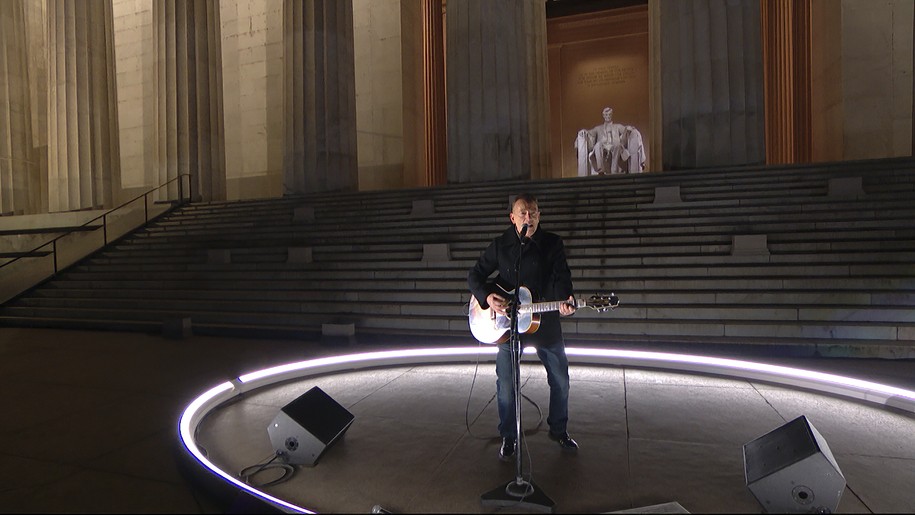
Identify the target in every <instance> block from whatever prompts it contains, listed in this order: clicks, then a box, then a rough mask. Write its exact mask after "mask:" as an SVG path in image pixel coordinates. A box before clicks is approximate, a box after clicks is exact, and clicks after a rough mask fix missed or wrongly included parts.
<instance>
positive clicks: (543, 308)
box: [518, 299, 588, 313]
mask: <svg viewBox="0 0 915 515" xmlns="http://www.w3.org/2000/svg"><path fill="white" fill-rule="evenodd" d="M563 304H569V301H567V300H554V301H550V302H534V303H532V304H525V305H523V306H521V307H519V308H518V310H519V311H520V312H522V313H546V312H547V311H559V306H561V305H563ZM585 307H588V303H587V302H585V301H583V300H581V299H575V309H581V308H585Z"/></svg>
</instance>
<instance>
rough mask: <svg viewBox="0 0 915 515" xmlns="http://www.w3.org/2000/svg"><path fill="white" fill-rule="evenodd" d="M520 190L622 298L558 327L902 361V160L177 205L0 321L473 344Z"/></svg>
mask: <svg viewBox="0 0 915 515" xmlns="http://www.w3.org/2000/svg"><path fill="white" fill-rule="evenodd" d="M521 191H530V192H533V193H534V194H536V195H537V196H538V197H539V198H540V208H541V211H542V227H543V228H544V229H546V230H550V231H553V232H557V233H559V234H560V235H562V236H563V238H564V240H565V243H566V250H567V255H568V258H569V264H570V267H571V269H572V273H573V279H574V282H575V289H576V292H577V294H578V296H579V297H582V298H588V297H589V296H590V295H592V294H609V293H611V292H612V293H616V294H617V295H618V296H619V298H620V301H621V305H620V307H619V308H618V309H616V310H615V311H612V312H609V313H597V312H594V311H591V310H587V309H583V310H580V311H579V312H578V313H577V314H576V315H575V316H573V317H569V318H566V319H564V320H563V328H564V332H565V335H566V339H567V342H575V343H586V344H594V345H597V344H604V343H606V344H610V345H623V346H626V345H639V346H644V345H648V344H651V345H656V346H662V345H677V346H678V348H680V349H684V348H685V349H687V350H688V349H689V348H690V346H694V347H695V348H700V347H705V346H709V345H711V346H716V345H726V346H728V347H729V348H747V349H748V348H754V349H756V350H762V351H764V352H781V353H796V354H804V355H809V354H811V353H816V354H820V355H829V356H877V357H893V358H915V162H913V161H912V160H902V159H891V160H879V161H864V162H851V163H842V164H828V165H817V166H814V165H806V166H794V167H780V168H774V167H743V168H721V169H707V170H691V171H676V172H661V173H651V174H641V175H618V176H595V177H584V178H570V179H562V180H550V181H505V182H496V183H488V184H474V185H452V186H447V187H438V188H430V189H413V190H398V191H385V192H362V193H335V194H319V195H306V196H296V197H285V198H282V199H271V200H253V201H237V202H213V203H200V204H192V205H187V206H185V207H183V208H180V209H177V210H176V211H174V212H173V213H171V214H170V215H167V216H165V217H163V218H161V219H159V220H158V221H156V222H154V223H152V224H151V225H149V226H148V227H146V228H145V229H141V230H139V231H136V232H134V233H132V234H130V235H128V236H127V237H125V238H123V239H121V240H120V241H117V242H115V243H113V244H111V245H109V246H108V247H106V248H105V249H103V250H102V251H100V252H98V253H96V254H95V255H92V256H90V257H89V258H87V259H85V260H83V261H81V262H79V263H78V264H76V265H75V266H73V267H71V268H69V269H67V270H65V271H63V272H62V273H60V274H58V275H57V276H56V277H55V278H54V279H52V280H50V281H48V282H46V283H44V284H42V285H40V286H38V287H36V288H34V289H32V290H31V291H28V292H27V293H26V294H24V295H21V296H20V297H18V298H16V299H14V300H13V301H11V302H9V303H7V304H6V305H4V306H3V307H2V308H0V324H2V325H7V326H29V327H61V328H92V329H112V330H136V331H147V332H159V331H162V329H163V327H167V326H168V325H169V324H174V323H175V321H178V322H179V323H182V322H183V323H184V327H187V326H188V325H189V326H190V327H192V330H193V332H194V333H195V334H220V335H233V336H246V337H259V338H267V337H282V338H309V339H310V338H316V337H319V336H320V335H322V333H323V334H324V335H325V336H327V335H330V334H343V335H345V334H347V330H346V329H347V328H350V329H352V330H354V331H355V335H356V338H359V339H365V340H366V341H385V342H398V341H412V340H417V339H418V340H420V341H423V342H425V343H432V344H434V343H437V342H442V343H454V342H455V341H464V342H471V341H473V340H472V337H471V336H470V334H469V331H468V324H467V316H466V313H467V302H468V300H469V298H470V295H469V293H468V291H467V282H466V277H467V271H468V270H469V269H470V267H471V266H472V265H473V263H474V262H475V260H476V259H477V257H478V256H479V255H480V252H481V251H482V249H483V248H484V247H485V246H486V245H487V244H488V242H489V241H490V240H491V238H492V237H494V236H495V235H497V234H498V233H500V232H501V231H502V230H503V229H504V228H505V227H507V225H508V206H509V202H510V198H511V197H512V195H513V194H517V193H519V192H521ZM340 328H343V329H344V330H343V331H342V332H340V331H339V329H340ZM335 331H336V332H335Z"/></svg>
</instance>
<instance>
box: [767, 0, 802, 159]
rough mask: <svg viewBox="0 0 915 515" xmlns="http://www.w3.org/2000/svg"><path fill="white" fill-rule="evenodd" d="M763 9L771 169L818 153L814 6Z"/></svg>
mask: <svg viewBox="0 0 915 515" xmlns="http://www.w3.org/2000/svg"><path fill="white" fill-rule="evenodd" d="M761 4H762V12H761V15H762V16H761V26H762V45H763V68H764V76H765V98H766V163H768V164H784V163H806V162H809V161H810V150H811V147H812V138H811V131H810V128H811V120H810V104H811V100H810V80H811V77H810V2H809V1H808V0H766V1H765V2H762V3H761Z"/></svg>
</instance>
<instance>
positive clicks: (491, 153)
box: [446, 0, 550, 183]
mask: <svg viewBox="0 0 915 515" xmlns="http://www.w3.org/2000/svg"><path fill="white" fill-rule="evenodd" d="M446 33H447V39H446V53H447V59H446V63H447V71H446V76H447V77H446V82H447V85H448V86H447V91H448V181H449V182H453V183H462V182H481V181H491V180H500V179H511V178H540V177H547V176H549V165H550V163H549V161H550V153H549V152H550V143H549V136H548V134H549V132H548V131H549V115H548V112H549V102H548V93H547V52H546V9H545V7H544V4H543V2H542V1H540V0H520V1H510V0H449V1H448V3H447V22H446Z"/></svg>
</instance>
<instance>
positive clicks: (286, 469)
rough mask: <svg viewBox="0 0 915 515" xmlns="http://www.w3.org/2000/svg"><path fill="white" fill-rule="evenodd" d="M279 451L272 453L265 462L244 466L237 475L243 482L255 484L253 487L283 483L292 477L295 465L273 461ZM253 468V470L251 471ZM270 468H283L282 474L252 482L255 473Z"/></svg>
mask: <svg viewBox="0 0 915 515" xmlns="http://www.w3.org/2000/svg"><path fill="white" fill-rule="evenodd" d="M279 456H280V455H279V453H274V454H273V456H272V457H271V458H270V459H269V460H267V461H266V462H265V463H260V464H257V465H251V466H250V467H245V468H243V469H241V471H240V472H239V473H238V477H239V478H241V479H242V480H243V481H244V482H245V484H248V485H251V486H255V487H264V486H273V485H278V484H280V483H285V482H286V481H289V480H290V479H292V476H293V474H295V467H293V466H292V465H290V464H289V463H273V461H274V460H276V459H277V458H278V457H279ZM252 469H253V472H252V471H251V470H252ZM271 469H283V475H282V476H280V477H278V478H276V479H274V480H273V481H267V482H266V483H254V482H252V478H253V477H254V476H256V475H257V474H260V473H261V472H263V471H265V470H271Z"/></svg>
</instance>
